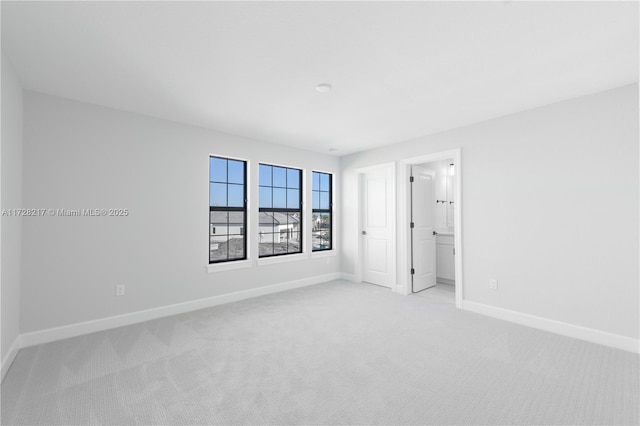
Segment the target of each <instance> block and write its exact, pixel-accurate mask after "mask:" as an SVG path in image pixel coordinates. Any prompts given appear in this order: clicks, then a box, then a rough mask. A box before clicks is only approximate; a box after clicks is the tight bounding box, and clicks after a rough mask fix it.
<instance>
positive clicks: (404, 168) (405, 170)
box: [396, 148, 464, 309]
mask: <svg viewBox="0 0 640 426" xmlns="http://www.w3.org/2000/svg"><path fill="white" fill-rule="evenodd" d="M451 158H453V163H454V164H455V174H454V176H453V183H454V185H455V197H454V206H455V208H454V211H453V224H454V229H455V231H454V242H455V248H456V255H455V259H454V261H455V271H456V286H455V300H456V307H457V308H459V309H462V300H463V294H464V280H463V279H464V277H463V274H462V265H463V263H462V259H463V254H464V250H463V246H462V241H463V238H462V233H463V229H462V151H461V149H460V148H456V149H451V150H448V151H440V152H435V153H432V154H427V155H421V156H417V157H410V158H405V159H403V160H399V161H398V164H399V166H398V168H397V176H396V180H397V184H398V213H397V225H398V226H397V229H398V230H401V231H399V232H398V247H397V254H396V257H397V258H398V259H400V261H399V262H398V265H397V266H398V270H399V271H400V273H399V274H398V283H397V287H396V291H397V292H398V293H401V294H404V295H409V294H412V291H411V236H410V232H411V228H410V226H409V224H410V217H411V206H410V202H411V194H410V191H411V186H410V185H409V176H410V175H411V166H412V165H414V164H416V165H417V164H423V163H430V162H433V161H440V160H447V159H451ZM402 230H404V231H402Z"/></svg>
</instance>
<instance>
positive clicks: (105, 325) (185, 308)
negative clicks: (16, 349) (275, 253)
mask: <svg viewBox="0 0 640 426" xmlns="http://www.w3.org/2000/svg"><path fill="white" fill-rule="evenodd" d="M340 278H341V274H340V273H339V272H335V273H331V274H325V275H318V276H315V277H311V278H304V279H301V280H295V281H289V282H285V283H279V284H273V285H268V286H265V287H258V288H252V289H250V290H243V291H237V292H234V293H227V294H221V295H219V296H212V297H207V298H205V299H198V300H192V301H189V302H183V303H176V304H174V305H168V306H162V307H159V308H153V309H147V310H144V311H138V312H132V313H129V314H123V315H116V316H113V317H107V318H100V319H97V320H92V321H85V322H80V323H76V324H70V325H65V326H62V327H54V328H49V329H45V330H39V331H34V332H31V333H24V334H21V335H20V344H21V345H20V346H21V347H23V348H24V347H28V346H34V345H39V344H42V343H48V342H53V341H56V340H61V339H68V338H70V337H76V336H82V335H84V334H89V333H95V332H97V331H103V330H109V329H112V328H117V327H122V326H125V325H130V324H135V323H139V322H144V321H149V320H153V319H157V318H162V317H167V316H171V315H177V314H182V313H185V312H192V311H197V310H198V309H204V308H209V307H211V306H216V305H222V304H225V303H230V302H237V301H239V300H244V299H250V298H252V297H258V296H264V295H267V294H272V293H278V292H281V291H285V290H291V289H294V288H300V287H306V286H310V285H314V284H320V283H323V282H327V281H332V280H337V279H340ZM2 365H3V372H4V363H3V364H2Z"/></svg>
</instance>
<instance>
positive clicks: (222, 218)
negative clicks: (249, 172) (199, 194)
mask: <svg viewBox="0 0 640 426" xmlns="http://www.w3.org/2000/svg"><path fill="white" fill-rule="evenodd" d="M246 164H247V163H246V162H244V161H239V160H231V159H227V158H220V157H209V263H216V262H226V261H229V260H241V259H246V257H247V255H246V253H247V249H246V248H247V242H246V237H245V230H246V221H247V201H246V199H247V197H246V185H245V181H246Z"/></svg>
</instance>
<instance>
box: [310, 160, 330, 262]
mask: <svg viewBox="0 0 640 426" xmlns="http://www.w3.org/2000/svg"><path fill="white" fill-rule="evenodd" d="M314 174H318V175H327V176H329V190H328V191H322V190H321V189H318V190H315V189H313V177H314ZM316 192H318V193H320V192H328V193H329V208H328V209H321V208H317V209H316V208H314V207H313V196H314V193H316ZM316 213H319V214H322V213H328V214H329V247H327V248H317V249H316V248H314V247H313V232H314V231H313V225H312V227H311V251H312V252H313V253H322V252H328V251H331V250H333V221H334V218H333V173H328V172H320V171H317V170H313V171H311V220H312V221H313V215H314V214H316Z"/></svg>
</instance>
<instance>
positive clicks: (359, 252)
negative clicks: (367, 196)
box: [352, 162, 398, 292]
mask: <svg viewBox="0 0 640 426" xmlns="http://www.w3.org/2000/svg"><path fill="white" fill-rule="evenodd" d="M382 170H386V171H388V172H389V176H390V178H391V194H389V199H390V200H395V199H396V183H397V180H396V173H397V168H396V163H395V162H391V163H383V164H377V165H375V166H370V167H362V168H359V169H355V170H354V171H355V173H356V178H357V185H358V186H357V188H358V202H357V203H356V209H355V212H354V213H355V219H356V220H355V223H356V224H357V226H355V229H354V230H353V234H352V235H353V236H354V237H355V239H356V241H357V242H358V243H357V244H356V245H355V248H356V253H355V272H356V274H355V280H356V282H362V275H363V274H362V268H364V261H363V257H362V256H363V255H364V250H363V241H362V238H361V236H362V234H361V232H362V224H363V219H362V213H363V208H362V202H363V198H364V194H363V192H364V191H363V182H362V178H363V175H364V174H366V173H369V172H374V171H382ZM391 215H392V216H391V218H389V219H390V221H391V223H392V224H393V225H392V227H391V244H392V247H391V253H392V254H393V255H392V258H391V259H389V262H390V270H391V276H392V277H393V278H394V282H393V283H392V284H391V291H394V292H397V291H398V290H397V277H398V274H397V262H396V259H397V257H398V253H397V245H396V241H397V233H396V229H397V221H396V217H397V212H396V209H391Z"/></svg>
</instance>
